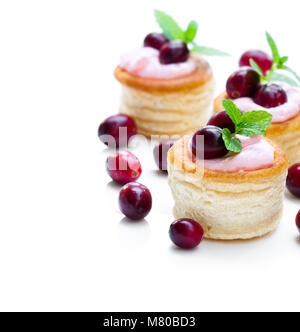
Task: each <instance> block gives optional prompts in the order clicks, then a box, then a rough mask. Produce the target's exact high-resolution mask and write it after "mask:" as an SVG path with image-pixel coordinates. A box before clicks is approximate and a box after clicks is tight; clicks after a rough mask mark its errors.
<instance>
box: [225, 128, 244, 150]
mask: <svg viewBox="0 0 300 332" xmlns="http://www.w3.org/2000/svg"><path fill="white" fill-rule="evenodd" d="M222 138H223V141H224V143H225V146H226V149H227V150H228V151H233V152H241V151H242V143H241V142H240V141H239V140H238V139H237V138H233V137H232V136H231V132H230V130H229V129H228V128H224V129H223V130H222Z"/></svg>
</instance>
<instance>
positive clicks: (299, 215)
mask: <svg viewBox="0 0 300 332" xmlns="http://www.w3.org/2000/svg"><path fill="white" fill-rule="evenodd" d="M296 226H297V228H298V231H299V233H300V210H299V212H298V213H297V216H296Z"/></svg>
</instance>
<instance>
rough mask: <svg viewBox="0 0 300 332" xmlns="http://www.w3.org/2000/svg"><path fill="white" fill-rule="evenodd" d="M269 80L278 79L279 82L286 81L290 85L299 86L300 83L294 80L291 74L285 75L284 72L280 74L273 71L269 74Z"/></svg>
mask: <svg viewBox="0 0 300 332" xmlns="http://www.w3.org/2000/svg"><path fill="white" fill-rule="evenodd" d="M269 80H270V81H277V82H284V83H287V84H289V85H290V86H294V87H299V84H298V83H297V82H296V81H294V80H293V79H292V78H290V77H289V76H286V75H283V74H279V73H277V72H273V73H271V74H270V76H269Z"/></svg>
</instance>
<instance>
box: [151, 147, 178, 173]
mask: <svg viewBox="0 0 300 332" xmlns="http://www.w3.org/2000/svg"><path fill="white" fill-rule="evenodd" d="M173 145H174V141H173V140H166V141H163V142H161V143H160V144H158V145H156V146H155V147H154V149H153V155H154V160H155V163H156V165H157V167H158V168H159V169H160V170H161V171H167V170H168V165H167V156H168V151H169V149H170V148H171V147H172V146H173Z"/></svg>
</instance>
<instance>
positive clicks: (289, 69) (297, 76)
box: [280, 65, 300, 82]
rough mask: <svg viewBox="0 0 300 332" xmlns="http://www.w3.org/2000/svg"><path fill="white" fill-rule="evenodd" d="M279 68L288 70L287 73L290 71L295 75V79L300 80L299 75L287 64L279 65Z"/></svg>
mask: <svg viewBox="0 0 300 332" xmlns="http://www.w3.org/2000/svg"><path fill="white" fill-rule="evenodd" d="M280 69H283V70H286V71H288V72H289V73H291V74H292V75H294V76H295V77H296V79H297V80H298V81H299V82H300V76H299V75H298V74H297V73H296V72H295V71H294V70H293V69H292V68H290V67H288V66H285V65H282V66H281V67H280Z"/></svg>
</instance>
